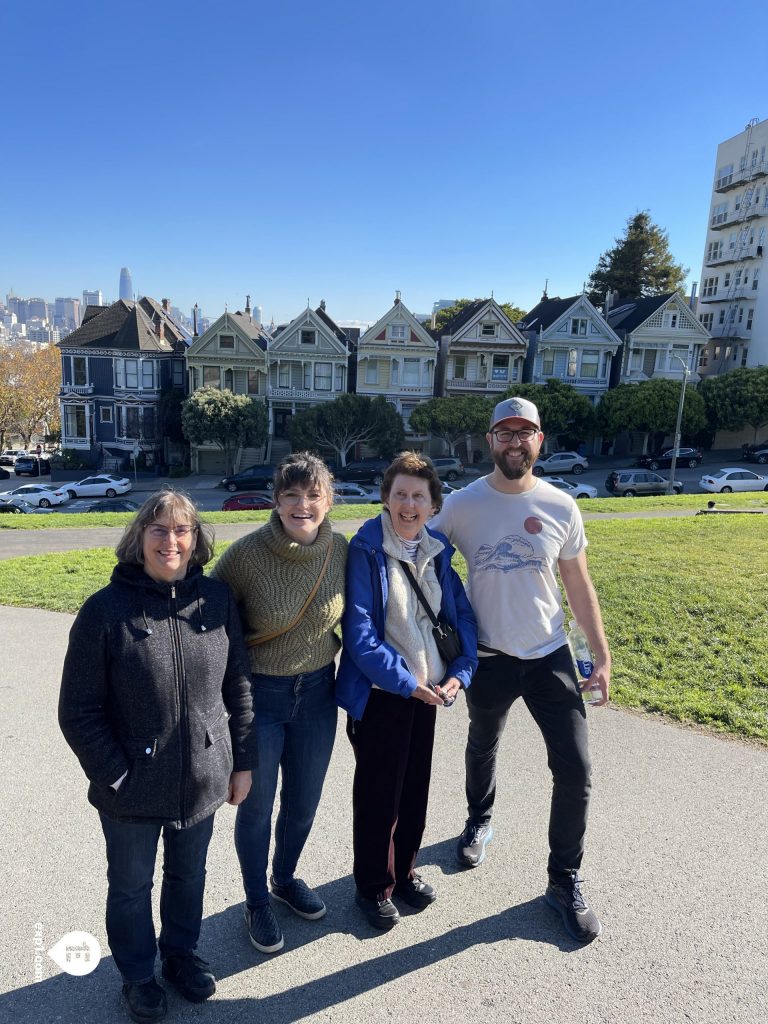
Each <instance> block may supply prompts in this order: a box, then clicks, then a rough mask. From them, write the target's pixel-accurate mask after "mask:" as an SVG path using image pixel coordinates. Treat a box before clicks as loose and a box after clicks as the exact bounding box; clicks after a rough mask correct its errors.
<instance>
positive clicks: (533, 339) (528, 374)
mask: <svg viewBox="0 0 768 1024" xmlns="http://www.w3.org/2000/svg"><path fill="white" fill-rule="evenodd" d="M518 326H519V327H520V328H521V329H522V330H523V331H524V332H525V334H526V336H527V337H528V340H529V346H530V347H529V349H528V356H527V358H526V361H525V373H524V377H525V380H526V382H527V383H533V384H545V383H546V382H547V381H548V380H552V379H553V378H554V379H555V380H559V381H562V382H563V383H564V384H570V385H572V386H573V387H574V388H576V390H577V391H579V392H580V393H581V394H583V395H585V396H586V397H587V398H589V399H590V401H592V402H593V403H594V404H595V405H596V404H597V403H598V402H599V401H600V398H601V397H602V395H603V394H604V392H605V391H607V389H608V386H609V382H610V379H611V366H612V363H613V359H614V356H615V355H616V352H617V351H618V349H619V347H620V346H621V339H620V338H619V337H618V335H617V334H616V333H615V332H614V331H613V329H612V328H611V327H610V326H609V325H608V323H607V322H606V320H605V319H604V318H603V316H602V314H601V313H600V312H598V310H597V309H596V308H595V307H594V306H593V305H592V303H591V302H590V301H589V299H588V298H587V296H586V295H572V296H570V297H569V298H566V299H561V298H559V297H558V298H553V299H550V298H549V297H548V296H547V295H546V293H545V294H544V296H543V297H542V299H541V302H539V304H538V305H537V306H534V308H533V309H532V310H531V311H530V312H529V313H526V315H525V316H524V317H523V319H522V321H521V322H520V323H519V324H518Z"/></svg>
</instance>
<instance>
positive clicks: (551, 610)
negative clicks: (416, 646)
mask: <svg viewBox="0 0 768 1024" xmlns="http://www.w3.org/2000/svg"><path fill="white" fill-rule="evenodd" d="M488 479H489V478H488V477H481V478H480V479H479V480H474V481H473V482H472V483H471V484H469V485H468V486H467V487H464V488H462V489H461V490H460V491H456V492H455V493H454V494H451V495H449V496H448V498H446V500H445V504H444V505H443V508H442V510H441V511H440V512H439V513H438V515H436V516H435V518H434V519H432V520H430V523H429V525H430V526H433V527H435V529H437V530H440V531H441V532H442V533H444V534H446V536H447V537H448V539H449V540H450V541H451V543H452V544H453V545H454V546H455V547H456V548H458V550H459V551H460V552H461V553H462V555H463V556H464V558H465V559H466V562H467V570H468V583H467V594H468V596H469V599H470V601H471V602H472V607H473V608H474V610H475V615H476V616H477V621H478V626H479V641H480V643H481V644H483V645H485V646H486V647H492V648H493V649H494V650H497V651H503V653H504V654H510V655H512V656H513V657H515V658H542V657H544V656H545V655H547V654H551V653H552V651H556V650H557V649H558V647H562V645H563V644H564V643H565V642H566V637H565V628H564V619H565V616H564V613H563V605H562V600H561V596H560V588H559V586H558V583H557V577H556V569H557V562H558V560H559V559H561V558H562V559H569V558H576V557H577V556H578V555H579V553H580V552H581V551H583V550H584V548H585V547H586V546H587V538H586V536H585V534H584V524H583V522H582V519H581V512H580V511H579V509H578V507H577V505H576V502H575V501H574V500H573V498H571V497H570V495H568V494H564V493H563V492H562V491H560V490H558V489H557V488H556V487H553V485H552V484H550V483H547V482H546V480H536V483H535V485H534V486H533V487H532V488H531V490H530V491H524V492H523V493H522V494H503V493H502V492H501V491H497V490H495V488H493V487H492V486H491V485H490V483H489V482H488ZM481 653H482V652H481Z"/></svg>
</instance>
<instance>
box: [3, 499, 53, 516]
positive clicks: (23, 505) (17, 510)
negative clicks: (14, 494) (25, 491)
mask: <svg viewBox="0 0 768 1024" xmlns="http://www.w3.org/2000/svg"><path fill="white" fill-rule="evenodd" d="M51 511H52V510H51V509H50V508H38V507H37V505H30V503H29V502H28V501H24V499H23V498H8V499H6V498H5V497H1V496H0V512H11V513H13V514H14V515H20V514H22V513H26V514H30V513H38V512H39V513H40V514H41V515H43V514H45V515H47V514H49V513H50V512H51Z"/></svg>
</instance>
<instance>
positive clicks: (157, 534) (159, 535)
mask: <svg viewBox="0 0 768 1024" xmlns="http://www.w3.org/2000/svg"><path fill="white" fill-rule="evenodd" d="M196 529H197V527H196V526H172V527H171V529H170V530H168V529H167V528H166V527H165V526H147V527H146V530H147V533H148V534H149V536H150V537H152V538H153V540H168V538H169V537H170V535H171V534H173V535H174V536H175V537H176V539H177V540H179V539H181V538H183V537H188V536H189V535H190V533H194V532H195V530H196Z"/></svg>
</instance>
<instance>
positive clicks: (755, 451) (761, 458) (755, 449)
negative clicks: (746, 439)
mask: <svg viewBox="0 0 768 1024" xmlns="http://www.w3.org/2000/svg"><path fill="white" fill-rule="evenodd" d="M743 457H744V458H745V459H746V460H747V462H759V463H760V465H761V466H764V465H765V464H766V462H768V444H765V443H763V444H750V445H748V446H747V447H746V448H745V449H744V454H743Z"/></svg>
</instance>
